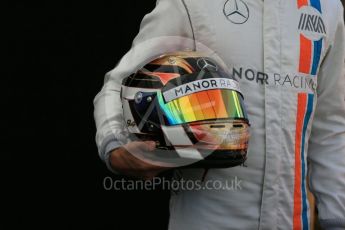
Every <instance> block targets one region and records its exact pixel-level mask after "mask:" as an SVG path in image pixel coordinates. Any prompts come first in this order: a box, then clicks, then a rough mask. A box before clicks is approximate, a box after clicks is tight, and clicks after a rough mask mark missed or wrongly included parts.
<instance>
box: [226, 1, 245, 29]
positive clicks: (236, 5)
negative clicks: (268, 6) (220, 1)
mask: <svg viewBox="0 0 345 230" xmlns="http://www.w3.org/2000/svg"><path fill="white" fill-rule="evenodd" d="M223 12H224V15H225V17H226V18H227V19H228V20H229V21H230V22H232V23H234V24H243V23H245V22H246V21H248V19H249V8H248V6H247V4H246V3H245V2H244V1H243V0H227V1H226V2H225V4H224V9H223Z"/></svg>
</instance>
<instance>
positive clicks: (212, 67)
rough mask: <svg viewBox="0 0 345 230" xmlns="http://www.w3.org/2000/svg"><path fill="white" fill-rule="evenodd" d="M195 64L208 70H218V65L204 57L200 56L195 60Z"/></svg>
mask: <svg viewBox="0 0 345 230" xmlns="http://www.w3.org/2000/svg"><path fill="white" fill-rule="evenodd" d="M197 65H198V67H199V68H200V69H207V70H209V71H217V70H218V66H217V65H216V64H215V63H214V62H212V61H210V60H209V59H206V58H200V59H199V60H198V61H197Z"/></svg>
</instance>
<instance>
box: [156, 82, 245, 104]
mask: <svg viewBox="0 0 345 230" xmlns="http://www.w3.org/2000/svg"><path fill="white" fill-rule="evenodd" d="M211 89H230V90H235V91H238V92H240V87H239V83H238V82H237V81H235V80H232V79H228V78H209V79H203V80H198V81H193V82H190V83H187V84H183V85H180V86H177V87H175V88H173V89H170V90H167V91H166V92H164V93H163V96H164V99H165V101H166V102H169V101H172V100H175V99H177V98H180V97H183V96H187V95H190V94H193V93H197V92H200V91H205V90H211Z"/></svg>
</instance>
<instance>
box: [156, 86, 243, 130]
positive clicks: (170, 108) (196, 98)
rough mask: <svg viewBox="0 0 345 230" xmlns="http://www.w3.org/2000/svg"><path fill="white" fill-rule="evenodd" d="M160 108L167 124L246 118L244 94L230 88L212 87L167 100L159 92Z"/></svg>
mask: <svg viewBox="0 0 345 230" xmlns="http://www.w3.org/2000/svg"><path fill="white" fill-rule="evenodd" d="M157 99H158V103H159V106H160V109H161V110H162V111H163V114H164V115H165V117H166V122H167V125H179V124H184V123H189V122H195V121H206V120H215V119H245V120H247V113H246V111H245V109H244V103H243V98H242V95H241V94H240V93H239V92H237V91H235V90H230V89H211V90H207V91H200V92H195V93H192V94H189V95H185V96H182V97H179V98H176V99H174V100H171V101H169V102H167V103H166V102H165V100H164V96H163V95H162V93H160V92H158V94H157Z"/></svg>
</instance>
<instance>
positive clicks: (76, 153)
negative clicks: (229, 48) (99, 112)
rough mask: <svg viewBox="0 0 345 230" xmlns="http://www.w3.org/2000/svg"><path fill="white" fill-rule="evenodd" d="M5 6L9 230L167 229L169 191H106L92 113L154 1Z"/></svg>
mask: <svg viewBox="0 0 345 230" xmlns="http://www.w3.org/2000/svg"><path fill="white" fill-rule="evenodd" d="M2 4H5V7H2V11H3V12H2V14H1V15H2V20H1V21H2V23H1V25H2V27H1V28H2V33H1V34H2V40H3V43H2V46H1V47H2V49H1V50H2V51H3V52H2V56H4V59H3V60H4V61H3V63H2V68H1V73H2V77H3V80H4V81H3V84H2V86H3V90H2V92H3V100H1V103H2V108H3V109H2V115H4V118H3V120H2V124H3V125H2V127H3V130H4V131H5V133H6V135H5V138H3V143H4V144H3V148H2V151H1V153H2V154H1V161H0V162H1V163H2V164H1V166H2V167H1V169H2V171H3V173H2V174H1V182H2V186H1V194H2V196H1V197H2V202H1V209H0V210H1V213H2V214H1V219H0V228H1V229H22V228H24V227H25V228H36V229H136V228H137V227H138V226H139V227H140V228H143V229H144V228H150V229H165V228H166V226H167V222H168V202H169V192H168V191H162V190H161V189H157V190H155V191H114V190H112V191H106V190H105V189H104V188H103V179H104V178H105V177H107V176H111V177H112V178H113V179H114V180H115V179H121V178H122V177H120V176H114V175H112V174H111V173H110V172H108V170H107V169H106V168H105V166H104V164H103V163H102V162H101V160H100V159H99V157H98V153H97V149H96V145H95V140H94V136H95V125H94V120H93V104H92V101H93V98H94V97H95V95H96V94H97V93H98V92H99V91H100V89H101V87H102V85H103V78H104V74H105V73H106V72H107V71H109V70H111V69H112V68H113V67H114V66H115V65H116V63H117V62H118V61H119V59H120V58H121V57H122V56H123V55H124V54H125V53H126V52H127V51H128V49H129V48H130V46H131V42H132V40H133V38H134V37H135V35H136V34H137V32H138V30H139V25H140V21H141V20H142V18H143V16H144V15H145V14H146V13H148V12H150V11H151V10H152V9H153V8H154V5H155V0H144V1H143V0H131V1H104V0H98V1H93V2H92V3H87V2H75V1H73V2H72V1H49V2H48V1H46V2H44V3H42V2H31V1H27V2H15V1H11V2H6V3H2ZM128 220H129V221H128Z"/></svg>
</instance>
